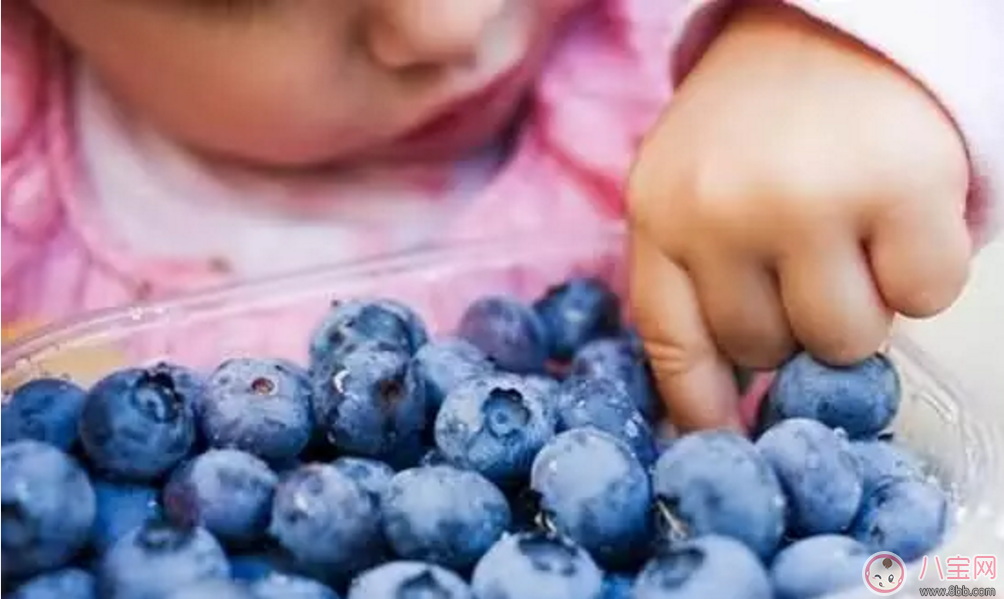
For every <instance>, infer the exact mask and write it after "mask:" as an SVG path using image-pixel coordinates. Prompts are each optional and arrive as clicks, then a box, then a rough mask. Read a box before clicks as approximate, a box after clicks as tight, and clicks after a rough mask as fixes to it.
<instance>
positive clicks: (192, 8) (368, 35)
mask: <svg viewBox="0 0 1004 599" xmlns="http://www.w3.org/2000/svg"><path fill="white" fill-rule="evenodd" d="M588 1H589V0H32V2H33V4H34V5H35V6H36V7H37V8H38V9H39V10H40V11H41V12H42V14H43V15H45V16H46V17H47V18H48V20H49V21H50V22H51V23H52V24H53V25H54V26H55V27H56V28H57V29H58V30H59V32H60V33H61V34H62V35H63V37H64V38H65V39H66V40H67V42H68V43H70V44H71V45H72V46H73V47H75V49H76V50H77V51H78V52H79V54H80V55H82V56H83V58H84V60H86V61H87V62H88V63H89V64H90V65H91V67H92V68H93V69H94V70H95V71H96V72H97V73H98V75H99V76H100V77H101V78H102V80H103V81H104V82H105V84H106V85H107V87H108V88H109V89H110V90H111V91H112V92H113V94H114V95H115V96H116V97H117V98H118V99H119V101H120V103H121V104H122V105H123V107H125V108H126V109H127V110H128V111H129V113H130V114H131V115H132V116H134V117H138V118H139V119H142V120H145V121H148V122H150V123H152V124H153V125H154V126H155V127H157V128H158V129H159V130H161V131H162V132H163V133H166V134H168V135H169V136H171V137H174V138H175V139H177V140H179V141H181V142H182V143H184V144H186V145H188V146H189V147H191V148H192V149H194V150H196V151H198V152H200V153H203V154H206V155H207V156H213V157H217V158H220V159H222V160H224V161H231V160H233V161H237V162H241V163H251V164H255V165H260V166H269V167H275V166H280V167H302V166H316V165H324V164H328V163H333V162H345V161H347V160H350V159H352V160H355V159H366V160H378V161H381V160H388V161H393V160H415V159H449V158H452V157H456V156H459V155H461V154H463V153H464V152H467V151H470V150H472V149H474V148H475V147H476V146H478V145H481V144H484V143H485V142H486V141H488V140H489V139H490V138H491V137H492V136H493V135H495V134H497V132H498V130H499V129H500V127H502V126H503V125H504V124H505V123H506V122H507V121H508V120H509V119H510V118H511V116H512V114H513V112H514V110H515V108H516V106H517V103H518V100H519V99H520V97H521V96H522V92H524V91H525V90H526V88H527V86H528V85H529V83H530V82H531V81H532V79H533V78H534V77H535V75H536V74H537V71H538V69H539V66H540V62H541V59H542V55H543V54H544V52H545V51H546V46H547V44H546V42H547V41H548V40H549V39H550V38H552V37H553V36H552V34H553V33H554V30H555V29H556V28H557V27H558V26H559V25H560V24H561V23H562V21H563V20H564V19H565V18H566V17H567V16H568V15H569V14H570V13H571V12H572V11H573V10H574V9H575V8H576V7H578V6H579V5H581V4H583V3H584V2H588Z"/></svg>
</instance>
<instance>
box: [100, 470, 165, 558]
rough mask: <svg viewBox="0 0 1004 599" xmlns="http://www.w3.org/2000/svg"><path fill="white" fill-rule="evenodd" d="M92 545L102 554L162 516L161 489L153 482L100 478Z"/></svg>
mask: <svg viewBox="0 0 1004 599" xmlns="http://www.w3.org/2000/svg"><path fill="white" fill-rule="evenodd" d="M92 484H93V487H94V496H95V498H96V500H97V511H96V513H95V515H94V527H93V528H92V530H91V545H92V546H93V547H94V549H95V550H96V551H97V552H98V553H99V554H100V553H104V552H105V551H107V550H108V548H109V547H111V546H112V545H114V544H115V542H116V541H118V540H119V539H120V538H122V536H123V535H125V534H126V533H128V532H130V531H131V530H132V529H134V528H136V527H137V526H139V525H141V524H143V523H144V522H147V521H148V520H155V519H158V518H160V517H161V516H162V514H163V512H162V510H161V504H160V491H159V490H158V489H157V488H156V487H153V486H150V485H142V484H134V483H126V482H116V481H108V480H101V479H96V480H94V481H93V483H92Z"/></svg>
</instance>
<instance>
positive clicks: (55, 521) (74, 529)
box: [0, 440, 95, 578]
mask: <svg viewBox="0 0 1004 599" xmlns="http://www.w3.org/2000/svg"><path fill="white" fill-rule="evenodd" d="M0 461H2V463H3V467H2V471H3V474H2V476H3V481H2V483H3V484H2V485H0V493H2V510H3V534H2V537H0V538H2V543H3V559H2V560H0V563H2V564H3V574H4V577H15V578H22V577H27V576H33V575H35V574H37V573H39V572H41V571H43V570H51V569H53V568H58V567H60V566H63V565H64V564H66V563H67V562H69V561H70V560H71V559H72V558H73V557H74V556H75V555H76V553H77V551H79V550H80V549H81V548H82V547H83V546H84V544H85V543H86V542H87V539H88V537H89V536H90V532H91V526H93V524H94V511H95V507H94V503H95V502H94V490H93V489H92V488H91V483H90V481H89V480H88V479H87V473H86V472H84V470H83V468H81V467H80V466H79V465H78V464H77V462H76V461H74V460H73V458H71V457H69V456H68V455H66V454H65V453H63V452H62V451H60V450H59V449H57V448H55V447H53V446H52V445H48V444H46V443H42V442H40V441H32V440H24V441H16V442H14V443H11V444H10V445H6V446H4V447H2V449H0Z"/></svg>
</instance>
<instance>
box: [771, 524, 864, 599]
mask: <svg viewBox="0 0 1004 599" xmlns="http://www.w3.org/2000/svg"><path fill="white" fill-rule="evenodd" d="M871 553H872V552H871V551H869V550H868V548H867V547H865V546H864V545H862V544H861V543H859V542H858V541H856V540H854V539H852V538H850V537H847V536H844V535H818V536H815V537H809V538H807V539H802V540H800V541H796V542H795V543H792V544H791V545H789V546H788V547H785V548H784V550H782V551H781V552H780V553H778V554H777V557H775V558H774V562H773V563H772V564H771V568H770V578H771V582H772V583H773V585H774V596H775V597H776V598H777V599H814V598H816V597H823V596H828V595H830V594H831V593H836V592H837V591H842V590H846V589H850V588H852V587H854V586H855V585H860V584H861V570H862V568H864V566H865V560H867V559H868V556H870V555H871Z"/></svg>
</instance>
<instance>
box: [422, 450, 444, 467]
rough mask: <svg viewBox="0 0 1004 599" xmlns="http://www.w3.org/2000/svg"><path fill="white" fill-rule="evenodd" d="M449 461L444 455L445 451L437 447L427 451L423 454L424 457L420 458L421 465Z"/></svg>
mask: <svg viewBox="0 0 1004 599" xmlns="http://www.w3.org/2000/svg"><path fill="white" fill-rule="evenodd" d="M449 463H450V462H449V461H448V460H447V459H446V456H444V455H443V452H441V451H439V449H438V448H436V447H433V448H432V449H430V450H428V451H426V452H425V453H424V454H422V459H420V460H418V465H419V466H439V465H442V464H449Z"/></svg>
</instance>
